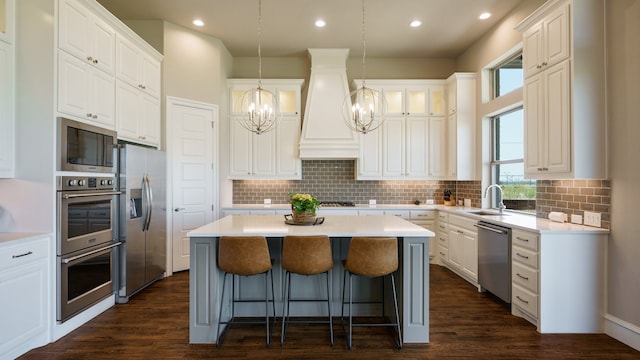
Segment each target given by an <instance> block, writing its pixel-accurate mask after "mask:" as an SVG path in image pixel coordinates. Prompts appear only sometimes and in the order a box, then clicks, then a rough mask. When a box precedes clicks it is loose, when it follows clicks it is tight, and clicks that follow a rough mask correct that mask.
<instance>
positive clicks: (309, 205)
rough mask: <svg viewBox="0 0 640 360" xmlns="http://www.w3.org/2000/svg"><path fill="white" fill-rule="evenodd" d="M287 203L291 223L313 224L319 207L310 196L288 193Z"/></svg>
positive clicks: (316, 200) (317, 202)
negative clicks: (291, 218) (291, 216)
mask: <svg viewBox="0 0 640 360" xmlns="http://www.w3.org/2000/svg"><path fill="white" fill-rule="evenodd" d="M289 203H290V204H291V213H292V215H293V221H294V222H298V223H306V222H313V221H314V220H315V218H316V210H317V209H318V208H319V207H320V201H318V199H316V198H315V197H313V195H311V194H301V193H289Z"/></svg>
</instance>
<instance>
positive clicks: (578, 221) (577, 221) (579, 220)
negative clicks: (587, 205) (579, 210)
mask: <svg viewBox="0 0 640 360" xmlns="http://www.w3.org/2000/svg"><path fill="white" fill-rule="evenodd" d="M571 222H572V223H574V224H579V225H582V215H578V214H571Z"/></svg>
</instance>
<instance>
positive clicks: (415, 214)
mask: <svg viewBox="0 0 640 360" xmlns="http://www.w3.org/2000/svg"><path fill="white" fill-rule="evenodd" d="M409 219H411V220H435V219H436V212H435V211H433V210H411V211H409Z"/></svg>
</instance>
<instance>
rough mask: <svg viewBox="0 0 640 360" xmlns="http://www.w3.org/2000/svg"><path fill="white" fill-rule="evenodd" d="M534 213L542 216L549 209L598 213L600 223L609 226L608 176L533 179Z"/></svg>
mask: <svg viewBox="0 0 640 360" xmlns="http://www.w3.org/2000/svg"><path fill="white" fill-rule="evenodd" d="M536 200H537V201H536V215H537V216H538V217H542V218H546V217H547V215H549V212H551V211H561V212H563V213H565V214H567V216H569V218H570V216H571V214H577V215H584V212H585V211H595V212H598V213H600V218H601V221H602V227H603V228H605V229H609V228H610V226H611V222H610V221H611V184H610V181H609V180H599V179H575V180H574V179H567V180H540V181H537V183H536Z"/></svg>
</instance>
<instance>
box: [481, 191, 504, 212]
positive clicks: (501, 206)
mask: <svg viewBox="0 0 640 360" xmlns="http://www.w3.org/2000/svg"><path fill="white" fill-rule="evenodd" d="M492 187H495V188H497V189H498V190H500V202H499V203H498V209H499V210H500V214H502V212H503V211H504V209H506V208H507V207H506V206H504V203H503V202H502V197H503V193H502V188H501V187H500V185H498V184H492V185H489V186H487V188H486V189H484V197H485V198H486V197H487V194H488V193H489V189H491V188H492Z"/></svg>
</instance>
